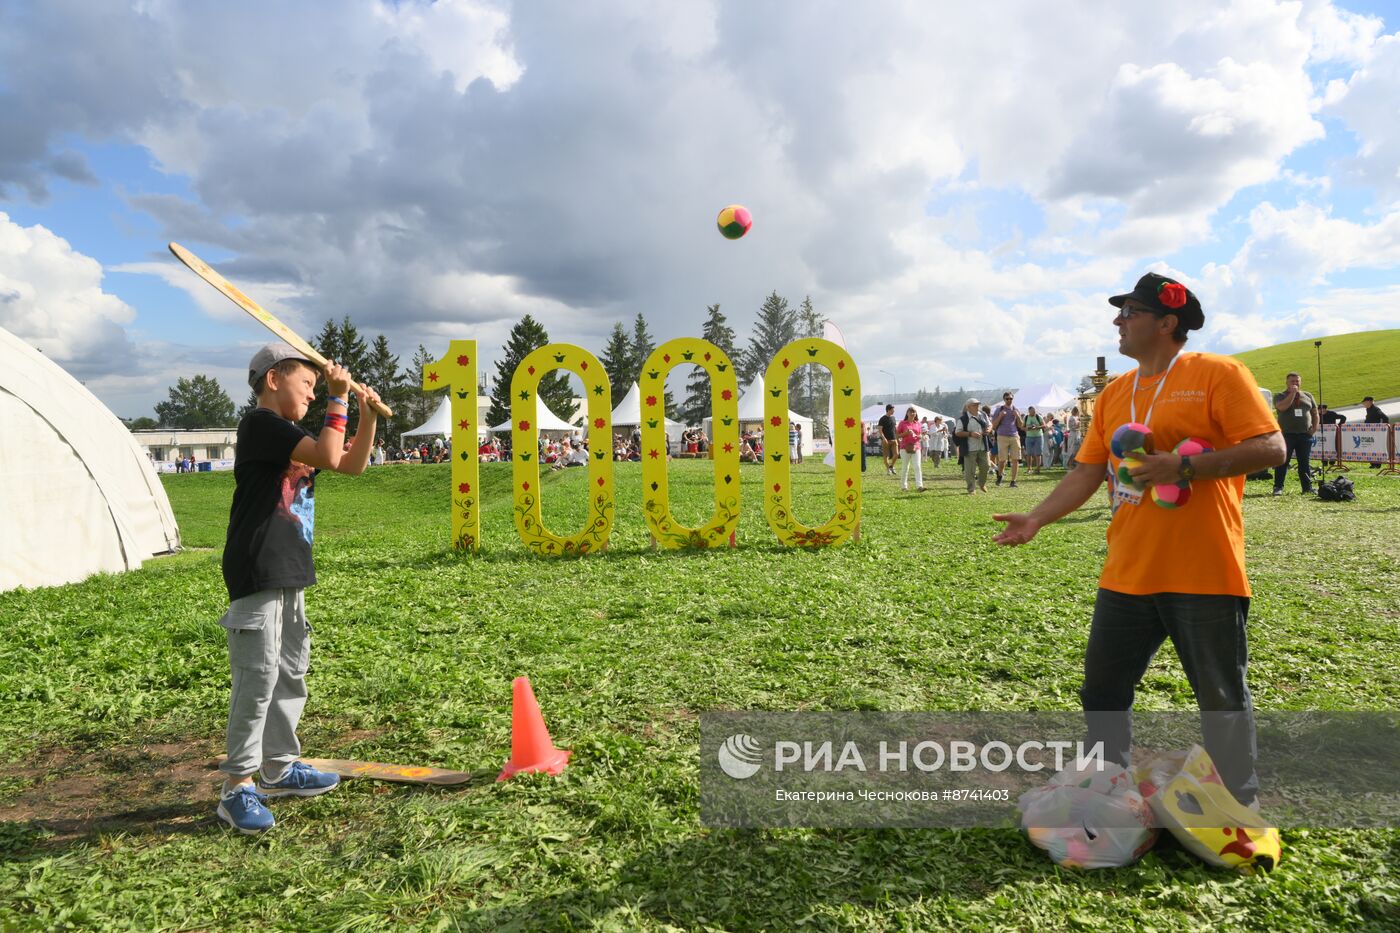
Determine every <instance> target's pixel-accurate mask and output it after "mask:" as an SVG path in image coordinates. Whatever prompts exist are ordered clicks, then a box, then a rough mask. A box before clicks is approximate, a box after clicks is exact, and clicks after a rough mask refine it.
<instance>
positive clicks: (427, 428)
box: [403, 395, 491, 441]
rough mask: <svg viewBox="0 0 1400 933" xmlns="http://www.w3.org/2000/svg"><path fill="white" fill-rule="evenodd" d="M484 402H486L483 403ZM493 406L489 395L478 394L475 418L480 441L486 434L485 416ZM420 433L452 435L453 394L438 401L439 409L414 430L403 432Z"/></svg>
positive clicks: (411, 435) (477, 435)
mask: <svg viewBox="0 0 1400 933" xmlns="http://www.w3.org/2000/svg"><path fill="white" fill-rule="evenodd" d="M483 402H484V403H485V404H483ZM490 408H491V399H490V397H489V396H485V395H478V396H477V397H476V410H477V417H476V419H475V422H476V425H477V428H476V439H477V440H478V441H480V440H481V439H482V438H484V437H485V436H486V426H485V423H484V422H485V417H486V412H487V411H488V410H490ZM420 434H437V435H441V436H443V437H451V436H452V396H451V395H444V396H443V397H442V401H441V402H439V403H438V407H437V410H436V411H434V412H433V413H432V414H431V415H429V416H428V420H427V421H424V422H423V423H422V424H420V425H419V426H418V427H416V428H414V429H413V430H412V431H405V432H403V436H404V437H413V436H416V435H420Z"/></svg>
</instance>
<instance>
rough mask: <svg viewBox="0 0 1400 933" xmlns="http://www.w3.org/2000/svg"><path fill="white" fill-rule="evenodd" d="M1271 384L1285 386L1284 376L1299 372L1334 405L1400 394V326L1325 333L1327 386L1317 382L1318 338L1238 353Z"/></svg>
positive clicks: (1270, 386)
mask: <svg viewBox="0 0 1400 933" xmlns="http://www.w3.org/2000/svg"><path fill="white" fill-rule="evenodd" d="M1235 359H1237V360H1239V361H1240V362H1241V363H1244V365H1246V366H1248V367H1249V369H1250V371H1251V372H1253V373H1254V378H1255V379H1257V380H1258V381H1259V384H1260V385H1261V386H1263V387H1265V388H1266V389H1272V390H1273V391H1275V392H1277V391H1279V390H1281V389H1282V388H1283V383H1284V377H1285V376H1287V375H1288V373H1290V372H1298V373H1300V374H1301V375H1302V377H1303V388H1304V389H1306V390H1308V391H1309V392H1312V393H1313V394H1314V395H1316V396H1317V397H1318V401H1321V402H1326V403H1327V404H1328V405H1330V406H1332V407H1333V408H1346V407H1347V406H1349V405H1359V404H1361V400H1362V399H1363V398H1365V397H1366V396H1368V395H1374V396H1375V397H1376V398H1394V397H1396V396H1400V366H1397V365H1396V360H1397V359H1400V330H1370V331H1365V332H1363V333H1359V334H1338V335H1337V336H1335V337H1323V338H1322V391H1321V393H1319V392H1318V384H1317V361H1318V352H1317V348H1316V347H1314V346H1313V339H1312V338H1309V339H1307V340H1295V341H1294V342H1292V343H1281V344H1278V345H1277V346H1273V347H1262V348H1260V349H1258V350H1247V351H1245V352H1244V353H1236V354H1235Z"/></svg>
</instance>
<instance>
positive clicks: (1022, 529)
mask: <svg viewBox="0 0 1400 933" xmlns="http://www.w3.org/2000/svg"><path fill="white" fill-rule="evenodd" d="M992 519H993V520H994V521H998V522H1005V523H1006V527H1005V528H1003V529H1002V530H1001V531H1000V532H999V533H998V534H997V535H996V536H995V537H993V538H992V540H993V541H995V542H996V543H997V544H1005V545H1011V546H1014V545H1017V544H1026V543H1027V542H1029V541H1030V540H1031V538H1034V537H1035V533H1036V532H1037V531H1039V530H1040V523H1039V522H1037V521H1036V520H1035V519H1033V518H1031V517H1030V515H1029V514H1028V513H1026V512H1015V513H1005V514H1002V515H993V516H992Z"/></svg>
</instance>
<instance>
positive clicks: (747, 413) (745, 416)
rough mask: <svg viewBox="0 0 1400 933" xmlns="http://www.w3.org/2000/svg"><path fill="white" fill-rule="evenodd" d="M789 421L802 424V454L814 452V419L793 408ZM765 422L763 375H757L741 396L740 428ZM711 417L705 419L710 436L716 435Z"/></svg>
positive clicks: (789, 413)
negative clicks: (712, 428)
mask: <svg viewBox="0 0 1400 933" xmlns="http://www.w3.org/2000/svg"><path fill="white" fill-rule="evenodd" d="M788 423H789V424H800V425H802V455H803V456H804V457H805V456H807V455H808V454H810V453H812V419H811V418H808V417H807V416H806V415H799V414H798V413H797V412H795V411H793V410H792V409H791V408H789V409H788ZM762 424H763V377H762V376H757V377H755V379H754V381H753V384H752V385H750V386H749V388H748V390H747V391H746V392H744V394H743V395H740V396H739V428H740V430H741V431H742V430H743V428H744V426H746V425H755V426H761V425H762ZM711 427H712V425H711V423H710V419H709V418H706V419H705V433H706V434H708V435H709V436H710V437H714V436H715V432H714V431H712V430H711Z"/></svg>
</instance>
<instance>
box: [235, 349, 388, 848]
mask: <svg viewBox="0 0 1400 933" xmlns="http://www.w3.org/2000/svg"><path fill="white" fill-rule="evenodd" d="M318 375H319V373H318V371H317V368H316V366H315V365H314V364H313V363H311V362H310V361H308V360H306V359H304V358H302V356H301V354H299V353H298V352H297V351H296V350H294V349H293V348H292V347H290V346H288V345H286V344H282V343H274V344H268V345H267V346H265V347H263V348H262V349H261V350H259V351H258V352H257V353H255V354H254V355H253V359H252V361H251V362H250V363H249V364H248V384H249V385H250V386H252V387H253V391H254V392H255V393H256V394H257V398H258V407H257V408H256V409H254V410H253V411H252V412H249V414H248V415H247V416H246V417H245V418H244V419H243V420H242V422H240V423H239V425H238V447H237V448H236V450H235V453H234V462H233V475H234V482H235V485H234V491H233V505H232V507H231V508H230V509H229V523H228V539H227V542H226V544H225V546H224V560H223V570H224V584H225V585H226V586H227V587H228V595H229V607H228V611H227V612H226V613H224V616H223V618H222V619H220V620H219V624H220V625H222V626H223V627H224V628H225V629H227V630H228V654H229V668H230V670H231V672H232V675H233V686H232V691H231V696H230V698H229V718H228V758H227V759H226V760H225V761H224V763H223V764H221V765H220V766H219V770H220V771H222V772H223V773H224V775H225V780H224V785H223V789H222V791H221V792H220V795H219V806H218V810H217V812H218V815H219V818H220V819H222V820H224V821H225V822H227V823H228V824H229V825H231V826H233V827H234V828H235V829H237V830H239V831H240V832H243V833H250V834H251V833H258V832H262V831H263V830H266V829H270V828H272V825H273V822H274V821H273V818H272V813H271V812H270V811H269V810H268V809H267V807H266V806H264V803H265V801H266V800H267V798H268V797H283V796H288V795H292V796H298V797H313V796H315V795H317V794H324V793H325V792H326V791H328V790H331V789H332V788H334V787H335V786H336V785H337V784H338V783H340V778H339V777H337V776H336V775H334V774H326V773H324V772H321V771H317V770H315V769H314V768H311V767H310V766H308V765H306V764H304V763H303V762H301V761H298V760H297V759H298V756H299V755H300V753H301V743H300V742H299V741H298V740H297V735H296V729H297V722H298V721H299V720H300V719H301V711H302V708H303V707H304V706H305V705H306V679H305V678H306V671H307V667H308V666H309V662H310V657H311V640H310V634H311V624H310V623H309V622H307V620H306V608H305V607H306V603H305V593H304V591H305V588H306V587H308V586H310V585H311V584H313V583H315V582H316V569H315V566H314V564H313V562H312V557H311V534H312V528H313V524H314V519H315V499H314V495H315V490H314V483H315V476H316V473H317V471H319V470H335V471H336V472H337V473H348V474H350V475H352V476H358V475H359V474H361V473H363V472H364V471H365V465H366V463H367V462H368V461H369V454H370V450H371V449H372V448H373V447H374V428H375V423H376V421H377V416H376V415H375V411H374V409H373V408H372V407H371V405H370V404H369V403H371V402H374V401H376V400H377V399H378V398H379V396H378V394H377V393H376V392H375V391H374V390H373V389H368V388H367V389H365V390H364V398H363V399H362V400H361V403H360V429H359V433H358V434H357V435H356V436H355V439H354V442H353V443H352V444H351V445H350V447H349V448H348V449H345V447H344V443H343V442H344V438H345V423H346V411H347V408H348V405H347V402H346V399H347V396H348V390H349V388H350V382H351V378H350V374H349V373H348V372H346V370H345V367H343V366H339V365H337V364H336V363H335V361H333V360H332V361H329V365H328V366H327V369H326V386H327V389H328V391H329V392H330V397H329V398H327V400H326V420H325V427H324V430H322V431H321V435H320V437H319V438H318V437H314V436H312V435H311V434H308V433H307V432H306V431H305V430H303V429H302V428H301V427H300V426H299V425H298V424H297V422H298V421H300V420H301V419H302V418H304V417H305V416H306V409H307V408H308V407H309V406H310V404H311V402H312V400H313V399H314V398H315V397H316V391H315V390H316V379H317V376H318ZM255 774H256V775H257V783H256V784H254V781H253V777H254V775H255Z"/></svg>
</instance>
